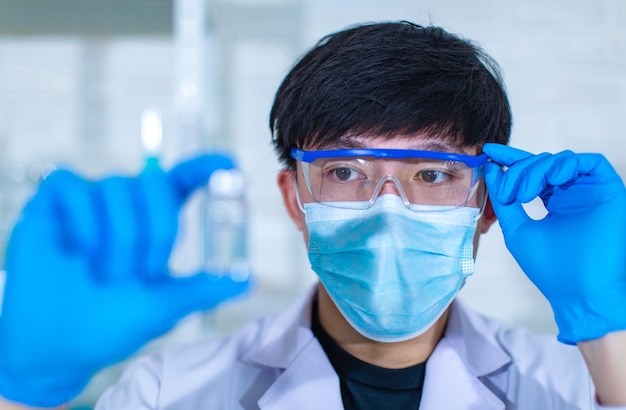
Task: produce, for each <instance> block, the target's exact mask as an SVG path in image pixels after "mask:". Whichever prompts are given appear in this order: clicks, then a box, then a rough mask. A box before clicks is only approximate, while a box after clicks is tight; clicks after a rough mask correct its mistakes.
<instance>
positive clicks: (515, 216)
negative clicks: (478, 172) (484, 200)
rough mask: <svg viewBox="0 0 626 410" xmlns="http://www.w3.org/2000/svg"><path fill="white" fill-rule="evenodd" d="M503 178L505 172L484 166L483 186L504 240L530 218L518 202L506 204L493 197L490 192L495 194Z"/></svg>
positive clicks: (496, 167)
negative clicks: (485, 187)
mask: <svg viewBox="0 0 626 410" xmlns="http://www.w3.org/2000/svg"><path fill="white" fill-rule="evenodd" d="M504 177H505V172H504V171H503V170H502V169H501V168H500V167H499V166H498V165H496V164H495V163H489V164H487V165H486V166H485V184H486V185H487V191H488V192H489V196H490V197H491V206H492V207H493V211H494V213H495V214H496V216H497V218H498V222H499V223H500V227H501V228H502V233H503V234H504V236H505V239H507V238H510V237H512V236H513V235H515V232H516V231H517V230H518V229H519V227H520V226H522V225H523V224H525V223H526V222H528V221H530V220H531V219H530V217H529V216H528V215H527V214H526V211H524V208H523V207H522V204H521V203H520V202H513V203H506V202H501V201H499V200H498V199H497V198H494V197H493V194H492V192H495V193H496V196H497V193H498V191H499V189H500V186H501V184H502V180H503V179H504Z"/></svg>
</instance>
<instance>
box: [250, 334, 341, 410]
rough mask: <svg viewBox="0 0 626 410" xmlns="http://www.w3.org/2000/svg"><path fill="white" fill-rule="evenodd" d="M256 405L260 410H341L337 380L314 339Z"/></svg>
mask: <svg viewBox="0 0 626 410" xmlns="http://www.w3.org/2000/svg"><path fill="white" fill-rule="evenodd" d="M258 404H259V407H260V408H261V409H262V410H292V409H325V410H334V409H342V408H343V405H342V402H341V392H340V390H339V378H338V377H337V374H336V373H335V371H334V370H333V368H332V366H331V364H330V362H329V361H328V359H327V358H326V355H325V354H324V351H323V350H322V347H321V346H320V344H319V343H318V341H317V339H315V338H312V339H311V340H310V341H309V343H307V344H306V346H304V348H303V349H302V351H301V352H300V354H299V355H298V356H297V357H296V358H295V360H294V361H293V362H292V363H291V364H290V365H289V367H287V368H286V369H285V371H284V372H283V373H282V374H281V375H280V376H279V377H278V379H277V380H276V381H275V382H274V384H272V386H271V387H270V388H269V389H268V390H267V391H266V392H265V394H264V395H263V397H261V399H260V400H259V401H258Z"/></svg>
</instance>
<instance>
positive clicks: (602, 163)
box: [578, 153, 623, 185]
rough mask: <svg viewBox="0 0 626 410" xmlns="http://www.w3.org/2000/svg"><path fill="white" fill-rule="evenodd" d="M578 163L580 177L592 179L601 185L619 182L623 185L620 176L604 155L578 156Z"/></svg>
mask: <svg viewBox="0 0 626 410" xmlns="http://www.w3.org/2000/svg"><path fill="white" fill-rule="evenodd" d="M578 161H579V164H580V165H579V166H580V170H579V173H580V175H582V176H589V177H592V178H594V180H595V181H596V182H599V183H614V182H617V183H619V184H621V185H623V182H622V180H621V178H620V176H619V174H618V173H617V171H615V169H614V168H613V166H612V165H611V164H610V163H609V161H608V160H607V159H606V158H605V157H604V156H603V155H601V154H588V153H584V154H578Z"/></svg>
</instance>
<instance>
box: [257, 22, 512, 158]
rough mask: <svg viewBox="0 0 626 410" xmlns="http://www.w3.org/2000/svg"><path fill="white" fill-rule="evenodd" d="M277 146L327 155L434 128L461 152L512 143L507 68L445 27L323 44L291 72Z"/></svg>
mask: <svg viewBox="0 0 626 410" xmlns="http://www.w3.org/2000/svg"><path fill="white" fill-rule="evenodd" d="M269 121H270V129H271V131H272V141H273V144H274V148H275V150H276V152H277V153H278V156H279V159H280V160H281V162H283V164H285V165H287V166H288V167H291V168H293V167H294V166H295V161H294V160H293V159H292V158H291V157H290V154H289V151H290V150H291V148H292V147H298V148H301V149H322V148H324V147H329V146H331V145H332V143H333V142H334V141H336V140H337V139H339V138H341V137H343V136H347V135H369V136H377V137H390V138H392V137H394V136H397V135H411V134H415V133H418V132H422V131H425V132H426V133H427V135H429V136H433V137H444V138H447V139H448V140H450V141H451V142H452V143H453V144H454V145H455V146H460V147H471V146H482V144H483V143H485V142H498V143H503V144H506V143H508V141H509V137H510V133H511V109H510V105H509V101H508V98H507V95H506V91H505V88H504V84H503V81H502V77H501V74H500V69H499V67H498V64H497V63H496V62H495V61H494V60H493V59H492V58H491V57H489V56H488V55H487V54H486V53H485V52H483V51H482V49H481V48H480V47H478V46H477V45H475V44H473V43H471V42H470V41H468V40H465V39H462V38H460V37H458V36H456V35H454V34H450V33H448V32H447V31H445V30H444V29H442V28H440V27H422V26H419V25H417V24H413V23H410V22H407V21H398V22H379V23H366V24H360V25H357V26H353V27H349V28H347V29H345V30H342V31H339V32H336V33H334V34H330V35H328V36H326V37H324V38H322V39H321V40H320V41H319V42H318V43H317V44H316V45H315V46H314V47H313V48H312V49H311V50H309V51H308V52H307V53H306V54H305V55H304V56H303V57H302V58H301V59H300V60H299V61H298V62H297V63H296V65H295V66H294V67H293V68H292V69H291V71H290V72H289V73H288V74H287V76H286V77H285V79H284V80H283V82H282V84H281V85H280V87H279V88H278V91H277V92H276V96H275V100H274V104H273V106H272V110H271V113H270V119H269Z"/></svg>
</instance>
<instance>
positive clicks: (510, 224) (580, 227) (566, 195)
mask: <svg viewBox="0 0 626 410" xmlns="http://www.w3.org/2000/svg"><path fill="white" fill-rule="evenodd" d="M483 151H484V152H485V153H486V154H487V155H488V156H489V157H490V158H491V159H492V160H493V161H494V163H490V164H488V165H487V166H486V168H485V180H486V183H487V189H488V192H489V196H490V198H491V202H492V204H493V209H494V211H495V213H496V215H497V217H498V220H499V221H500V226H501V228H502V232H503V234H504V239H505V242H506V245H507V247H508V249H509V250H510V251H511V253H512V254H513V256H514V257H515V259H516V260H517V262H518V263H519V265H520V267H521V268H522V270H523V271H524V272H525V273H526V275H527V276H528V277H529V278H530V280H531V281H532V282H533V283H534V284H535V285H536V286H537V287H538V288H539V290H540V291H541V292H542V293H543V295H544V296H545V297H546V298H547V299H548V301H549V302H550V304H551V306H552V310H553V311H554V317H555V319H556V323H557V326H558V328H559V334H558V339H559V340H560V341H561V342H564V343H567V344H575V343H577V342H580V341H585V340H589V339H595V338H599V337H601V336H604V335H605V334H606V333H608V332H611V331H616V330H624V329H626V189H625V188H624V183H623V182H622V180H621V179H620V177H619V175H618V174H617V173H616V172H615V170H614V169H613V168H612V167H611V165H610V164H609V163H608V161H607V160H606V159H605V158H604V157H603V156H601V155H599V154H574V153H572V152H570V151H565V152H561V153H559V154H556V155H552V154H540V155H533V154H530V153H528V152H524V151H521V150H518V149H514V148H511V147H507V146H504V145H500V144H486V145H485V146H484V148H483ZM496 164H500V165H504V166H505V167H508V169H507V170H506V171H504V170H503V169H501V168H500V167H499V166H498V165H496ZM538 196H539V197H540V198H541V199H542V200H543V203H544V205H545V207H546V209H547V210H548V214H547V215H546V217H545V218H543V219H541V220H533V219H531V218H529V217H528V215H527V214H526V212H525V211H524V209H523V208H522V203H526V202H529V201H531V200H532V199H534V198H536V197H538Z"/></svg>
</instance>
